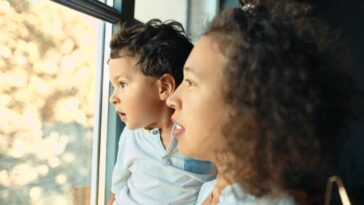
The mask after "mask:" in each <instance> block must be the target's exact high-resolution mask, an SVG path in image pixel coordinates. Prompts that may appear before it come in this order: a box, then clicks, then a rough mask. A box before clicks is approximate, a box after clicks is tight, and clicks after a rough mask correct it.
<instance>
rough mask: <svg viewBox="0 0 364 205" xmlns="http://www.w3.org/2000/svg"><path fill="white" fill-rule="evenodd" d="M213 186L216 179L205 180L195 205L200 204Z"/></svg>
mask: <svg viewBox="0 0 364 205" xmlns="http://www.w3.org/2000/svg"><path fill="white" fill-rule="evenodd" d="M215 186H216V179H214V180H211V181H208V182H205V183H204V184H203V185H202V186H201V189H200V192H199V194H198V198H197V203H196V205H200V204H202V202H203V201H204V200H205V199H206V198H207V197H208V196H209V195H210V194H211V193H212V191H213V190H214V187H215Z"/></svg>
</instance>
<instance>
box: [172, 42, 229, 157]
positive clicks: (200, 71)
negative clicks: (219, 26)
mask: <svg viewBox="0 0 364 205" xmlns="http://www.w3.org/2000/svg"><path fill="white" fill-rule="evenodd" d="M225 64H226V58H225V57H224V56H223V55H222V54H221V52H220V51H219V49H218V44H217V43H216V40H215V39H214V38H213V37H211V36H205V37H203V38H201V39H200V40H199V41H198V42H197V43H196V45H195V47H194V48H193V50H192V52H191V54H190V55H189V57H188V59H187V61H186V63H185V67H184V80H183V82H182V84H181V85H180V86H179V87H178V88H177V90H176V92H175V93H174V94H173V95H172V96H170V97H169V98H168V99H167V105H168V106H170V107H172V108H174V109H175V113H174V114H173V116H172V120H173V121H175V122H176V123H177V124H178V125H177V126H176V129H174V132H173V135H174V136H175V137H176V138H177V139H178V141H179V151H180V152H181V154H183V155H185V156H189V157H193V158H197V159H202V160H211V161H215V160H214V156H215V152H216V151H219V150H222V149H223V148H224V145H225V143H224V137H223V136H222V126H223V125H224V122H226V120H227V119H228V115H229V110H228V106H227V104H226V103H225V102H224V99H223V96H224V95H223V88H224V84H225V83H224V76H223V70H224V67H225Z"/></svg>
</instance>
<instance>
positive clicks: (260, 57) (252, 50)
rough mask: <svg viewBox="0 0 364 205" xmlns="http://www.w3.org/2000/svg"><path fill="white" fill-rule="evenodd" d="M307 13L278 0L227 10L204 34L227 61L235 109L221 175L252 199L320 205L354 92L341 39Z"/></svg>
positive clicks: (227, 130) (227, 82)
mask: <svg viewBox="0 0 364 205" xmlns="http://www.w3.org/2000/svg"><path fill="white" fill-rule="evenodd" d="M311 10H312V8H311V7H310V6H309V5H307V4H304V3H293V2H289V1H283V0H282V1H280V2H276V3H275V4H271V5H269V6H268V7H267V6H264V5H263V4H257V5H256V6H255V7H246V6H245V7H244V8H234V9H227V10H224V11H223V12H222V13H221V14H220V15H219V16H217V17H216V18H215V19H214V20H213V22H212V23H211V24H210V25H209V27H208V29H207V31H206V32H205V34H204V35H206V36H211V37H212V38H214V39H215V40H216V42H217V43H218V45H219V49H220V51H221V53H222V54H223V55H225V57H226V58H227V59H228V63H227V64H226V67H225V73H224V75H225V76H224V78H225V87H224V93H225V97H226V98H225V100H226V102H227V104H229V105H232V107H233V108H234V110H233V112H232V114H231V120H230V121H229V122H228V123H227V124H226V125H225V127H224V134H225V136H226V139H227V140H228V146H229V148H228V150H227V152H229V153H232V154H233V159H234V160H232V161H231V162H229V163H227V164H226V165H227V168H228V169H226V170H225V171H224V173H225V174H226V175H228V174H231V175H232V176H233V177H235V179H237V180H238V182H240V184H241V185H242V186H243V188H244V189H245V190H247V191H248V192H250V193H251V194H253V195H256V196H263V195H274V193H276V192H285V193H288V194H290V193H291V194H292V193H304V195H305V196H306V197H308V198H307V200H304V201H306V202H305V203H307V204H322V200H323V196H324V186H325V184H326V181H327V179H328V176H330V175H332V174H336V164H337V158H338V144H339V143H340V140H341V139H342V137H343V136H344V135H345V129H346V127H347V124H348V121H349V120H350V119H351V118H352V116H353V115H352V114H353V110H352V99H353V96H354V93H355V92H354V84H353V82H352V80H351V76H350V75H349V74H348V73H349V72H348V71H349V70H350V68H351V67H350V65H349V64H346V63H345V58H346V57H348V52H345V49H343V48H344V46H342V42H341V41H340V40H339V35H337V33H335V32H334V31H332V30H330V28H329V27H328V26H327V25H326V24H325V22H324V21H322V20H321V19H319V18H318V17H315V16H314V15H311V13H310V12H311ZM292 195H294V194H292ZM304 198H305V197H304Z"/></svg>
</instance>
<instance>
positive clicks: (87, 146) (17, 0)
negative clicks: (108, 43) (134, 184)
mask: <svg viewBox="0 0 364 205" xmlns="http://www.w3.org/2000/svg"><path fill="white" fill-rule="evenodd" d="M98 29H99V21H98V20H97V19H94V18H92V17H89V16H86V15H84V14H81V13H79V12H77V11H74V10H71V9H68V8H65V7H63V6H61V5H58V4H56V3H54V2H51V1H49V0H0V118H1V119H0V205H27V204H32V205H33V204H36V205H42V204H87V203H89V202H87V201H85V200H87V199H85V200H78V199H75V198H77V194H76V196H75V193H77V192H79V189H86V190H89V186H90V180H91V156H92V154H91V151H92V131H93V122H94V119H93V117H94V107H95V103H94V99H95V83H96V59H97V58H98V56H97V47H98V45H97V43H98V34H99V31H98ZM86 195H87V194H86Z"/></svg>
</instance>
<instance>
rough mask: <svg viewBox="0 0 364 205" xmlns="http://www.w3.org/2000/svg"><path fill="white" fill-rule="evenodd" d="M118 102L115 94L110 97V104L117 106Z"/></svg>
mask: <svg viewBox="0 0 364 205" xmlns="http://www.w3.org/2000/svg"><path fill="white" fill-rule="evenodd" d="M117 102H118V99H117V97H116V95H115V94H114V93H113V94H112V95H111V96H110V103H111V104H114V105H115V104H116V103H117Z"/></svg>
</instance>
